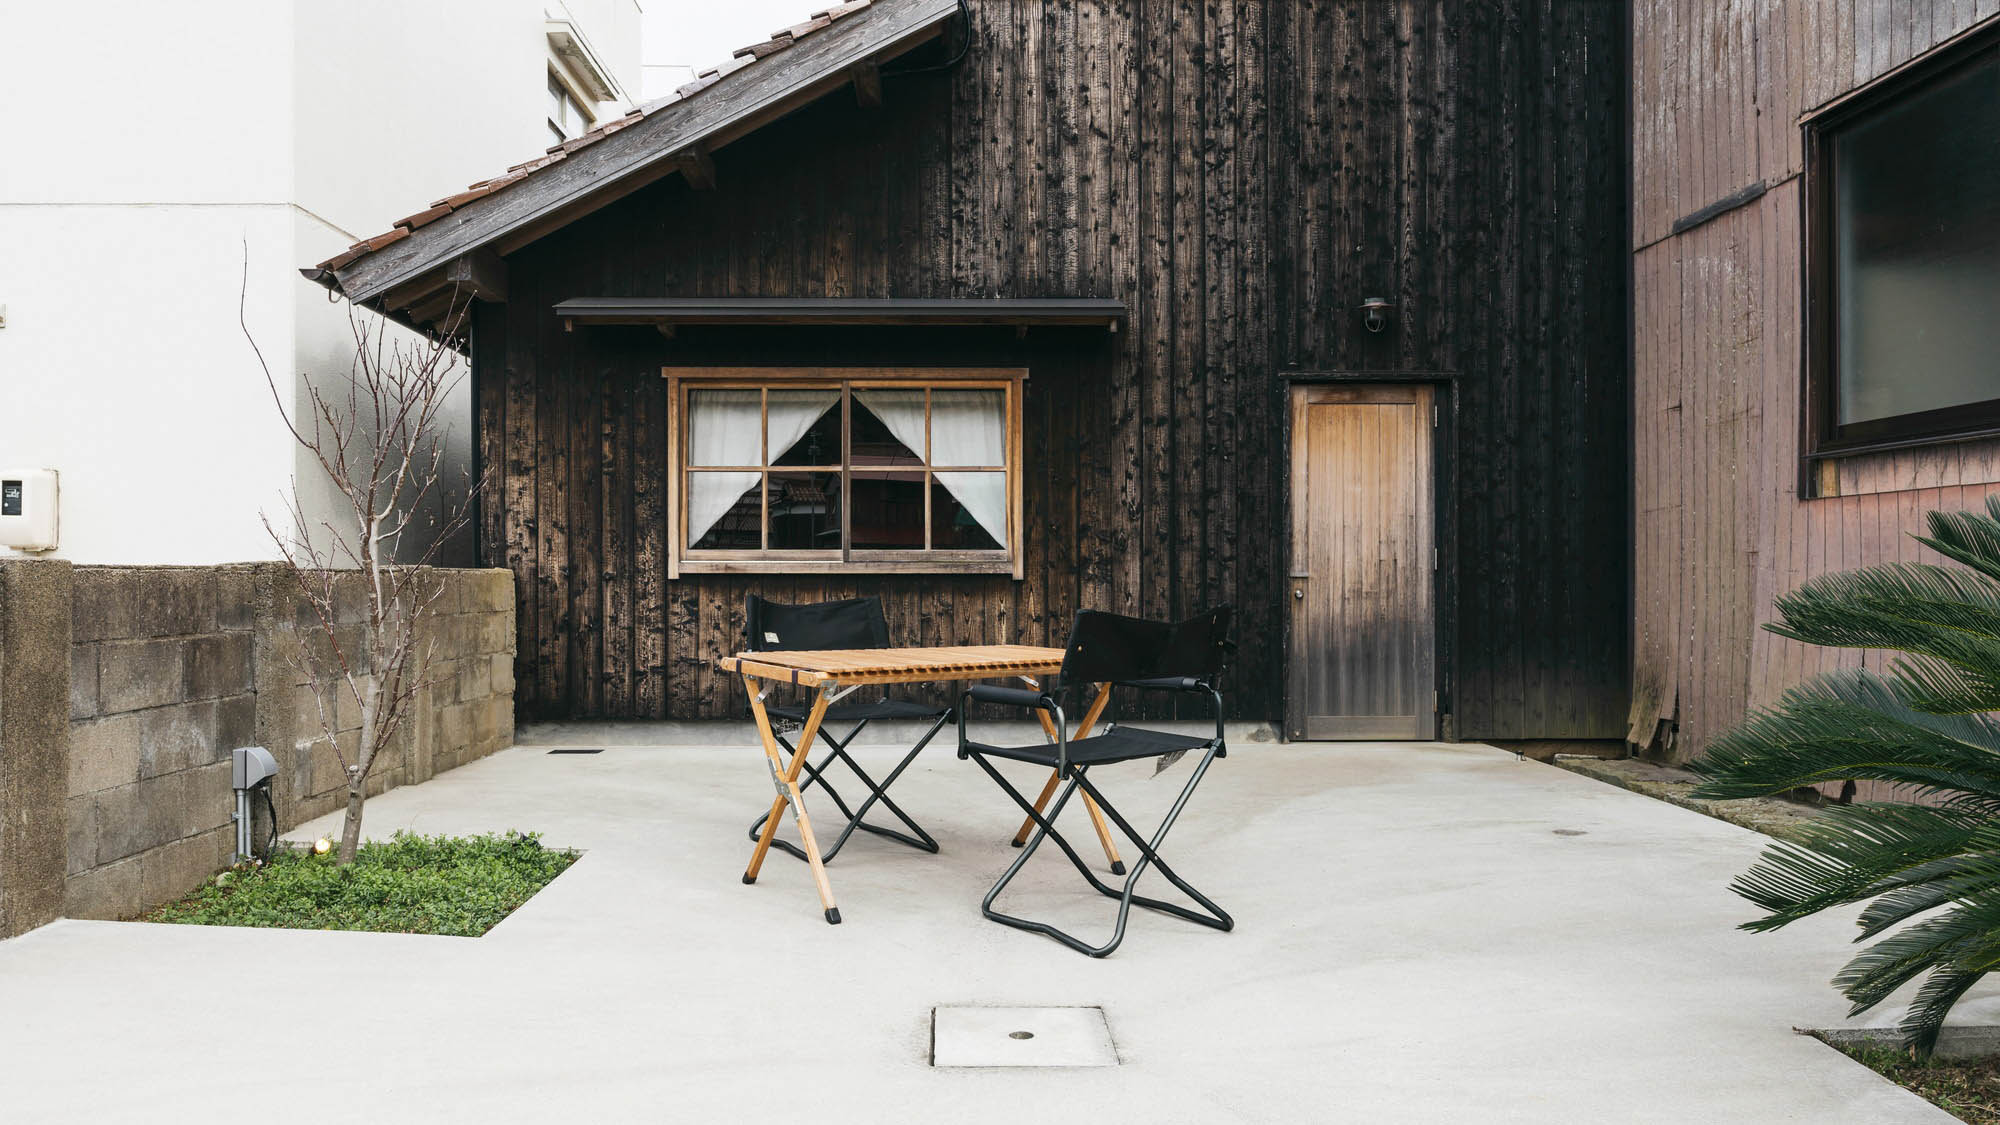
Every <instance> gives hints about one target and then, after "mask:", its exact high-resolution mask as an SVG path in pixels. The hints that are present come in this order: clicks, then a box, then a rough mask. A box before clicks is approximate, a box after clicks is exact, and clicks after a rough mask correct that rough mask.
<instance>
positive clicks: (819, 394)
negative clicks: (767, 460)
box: [767, 387, 840, 465]
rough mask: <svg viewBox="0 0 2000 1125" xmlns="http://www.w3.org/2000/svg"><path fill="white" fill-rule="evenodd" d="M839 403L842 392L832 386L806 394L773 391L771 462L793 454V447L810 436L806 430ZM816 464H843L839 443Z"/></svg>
mask: <svg viewBox="0 0 2000 1125" xmlns="http://www.w3.org/2000/svg"><path fill="white" fill-rule="evenodd" d="M839 404H840V392H839V391H837V390H835V389H833V388H832V387H828V388H826V389H825V390H820V389H818V388H813V389H811V390H803V391H794V390H783V391H772V392H771V400H770V405H769V407H768V408H767V409H768V410H769V414H770V426H771V433H770V439H771V442H770V444H771V460H772V461H773V462H775V461H777V460H778V458H780V457H783V456H784V455H785V454H786V453H789V452H791V448H792V446H794V445H797V444H798V442H799V439H800V438H802V437H804V436H806V431H807V430H810V429H812V428H813V423H814V422H817V421H819V419H820V415H822V414H825V413H826V412H827V411H829V410H832V409H833V408H834V407H835V406H838V405H839ZM814 464H818V465H838V464H840V445H839V443H837V442H836V443H835V444H834V447H833V448H832V449H831V450H826V449H822V450H820V456H819V460H818V461H816V462H814Z"/></svg>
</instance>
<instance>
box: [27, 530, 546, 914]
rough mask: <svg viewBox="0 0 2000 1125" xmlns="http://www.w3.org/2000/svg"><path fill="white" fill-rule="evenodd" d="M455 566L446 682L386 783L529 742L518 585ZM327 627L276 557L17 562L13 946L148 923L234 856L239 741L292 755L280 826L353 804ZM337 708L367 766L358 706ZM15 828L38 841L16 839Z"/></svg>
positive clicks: (376, 780)
mask: <svg viewBox="0 0 2000 1125" xmlns="http://www.w3.org/2000/svg"><path fill="white" fill-rule="evenodd" d="M436 574H437V576H438V579H439V580H440V581H441V582H442V584H443V585H442V590H441V592H440V594H439V596H438V598H437V600H436V601H435V602H434V603H433V608H434V612H435V614H436V615H435V616H434V617H433V618H432V619H431V620H430V621H429V622H428V624H427V626H426V630H425V633H424V634H423V636H421V637H420V638H419V641H420V644H424V645H427V646H428V647H429V649H430V651H431V653H432V659H431V667H430V674H429V681H428V686H427V687H426V688H425V689H424V691H423V693H422V695H421V696H420V697H419V699H418V700H417V705H416V706H415V707H414V708H413V710H412V713H411V716H410V720H409V723H408V725H407V726H406V727H405V728H404V729H403V730H402V731H401V732H400V733H399V736H398V739H397V741H396V742H395V743H394V744H393V745H392V746H391V748H390V749H389V750H388V751H387V752H385V756H384V757H383V758H381V759H379V760H378V761H377V762H376V764H375V767H374V769H373V770H372V771H371V775H370V781H369V792H370V793H371V794H374V793H380V792H382V791H384V790H386V789H392V788H395V787H396V786H399V785H408V784H414V783H416V782H419V781H424V780H427V779H428V778H430V777H432V776H434V775H436V774H437V773H440V772H442V771H444V770H447V769H451V768H453V767H456V766H459V765H463V764H464V763H466V762H469V761H473V760H475V759H477V758H480V757H484V756H485V755H487V754H490V753H492V752H494V751H495V750H499V749H502V748H504V747H506V746H508V745H510V744H511V743H512V742H513V735H514V699H513V687H514V685H513V667H514V664H513V661H514V592H513V576H512V574H511V573H509V572H507V571H500V570H488V571H479V570H442V571H437V572H436ZM353 589H354V593H355V596H350V597H345V598H343V599H342V605H341V609H340V613H339V616H338V618H337V620H336V623H335V625H336V629H337V630H338V631H340V632H342V633H343V634H344V636H343V640H344V641H346V642H349V643H350V644H351V642H352V639H353V637H354V635H355V634H356V633H358V631H359V628H360V625H361V623H362V622H363V621H364V620H365V608H364V603H363V602H362V600H361V598H360V597H359V596H358V595H359V591H360V588H359V587H358V585H357V586H354V587H353ZM318 631H319V623H318V621H317V618H316V617H314V616H313V615H312V614H311V612H310V611H309V610H308V609H307V608H306V606H305V605H304V602H303V599H302V597H301V596H300V593H299V591H298V588H297V585H296V583H295V581H294V579H293V577H292V576H291V574H290V573H289V571H287V570H286V569H285V568H284V567H282V566H279V565H275V564H268V563H260V564H244V565H237V566H216V567H74V568H72V567H71V566H70V564H68V563H65V562H58V561H44V560H8V561H5V562H4V563H0V937H7V936H11V935H12V934H15V933H20V932H23V931H24V930H26V929H30V928H32V927H33V926H36V925H40V924H42V923H43V922H46V921H49V920H51V919H52V918H53V917H56V916H58V914H66V915H68V916H70V917H78V918H129V917H132V916H135V915H137V914H140V913H143V912H145V911H146V910H149V909H151V908H153V907H154V906H158V905H160V904H161V903H164V902H169V901H172V900H173V899H175V898H177V897H179V896H181V895H183V894H185V893H187V892H188V891H189V890H191V889H193V888H194V887H195V886H197V885H199V884H200V883H201V881H202V880H203V879H205V878H207V877H208V876H209V875H211V874H213V873H214V872H216V871H217V870H220V869H221V868H222V867H224V866H226V865H227V864H228V862H229V859H230V856H231V854H232V853H233V851H234V846H235V826H234V824H233V823H232V822H231V820H230V814H231V812H232V810H233V807H234V801H233V794H232V792H231V790H230V786H229V751H230V750H231V749H232V748H234V747H237V746H248V745H261V746H264V747H265V748H267V749H269V750H270V751H271V753H272V754H273V755H274V756H275V757H276V758H277V759H278V763H279V776H278V778H277V781H276V783H275V784H274V785H273V787H272V790H273V791H272V798H273V803H274V805H275V806H276V809H277V814H278V821H279V826H280V828H289V827H291V826H293V825H296V824H298V823H301V822H303V821H306V820H310V819H312V818H313V817H316V816H319V815H322V814H324V813H326V812H330V811H332V810H333V809H336V808H338V807H340V806H341V805H342V804H344V802H345V792H344V780H343V777H342V774H341V769H340V765H339V759H338V756H337V755H335V753H334V752H333V749H332V747H331V746H330V745H328V744H327V743H326V741H325V739H324V737H323V736H322V734H321V729H320V721H319V715H320V709H319V705H318V703H317V702H316V699H315V696H314V693H313V690H312V686H311V683H310V681H309V680H308V679H307V678H306V676H305V675H304V674H303V673H302V672H301V671H300V667H301V665H300V663H299V661H298V660H297V658H296V654H297V648H298V646H299V644H300V643H301V641H302V640H304V641H311V640H312V639H313V638H314V637H315V636H316V635H317V634H318ZM58 652H60V653H61V654H62V656H61V659H57V658H56V656H55V655H54V654H55V653H58ZM331 705H332V707H333V708H334V714H335V715H336V717H337V724H336V725H337V726H338V727H339V728H340V736H341V740H342V744H343V747H344V748H345V749H346V750H347V751H348V752H349V755H350V758H351V756H352V749H353V747H354V745H355V743H356V740H357V737H358V733H359V727H360V714H359V709H358V707H356V706H355V705H354V704H353V702H352V700H351V699H347V700H340V699H338V698H334V700H333V702H332V704H331ZM16 826H25V827H23V828H21V830H20V831H17V832H15V835H20V836H22V839H21V841H19V842H15V841H13V840H12V839H11V837H10V836H9V835H8V834H7V833H8V832H9V831H10V830H12V829H14V828H15V827H16ZM267 828H268V821H267V820H265V819H263V818H261V817H260V821H259V824H258V830H259V832H260V833H261V832H262V831H264V830H266V829H267ZM10 844H11V845H12V846H10ZM51 888H55V889H53V890H51ZM12 903H18V904H21V905H15V906H10V904H12Z"/></svg>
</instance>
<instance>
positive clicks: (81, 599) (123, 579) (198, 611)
mask: <svg viewBox="0 0 2000 1125" xmlns="http://www.w3.org/2000/svg"><path fill="white" fill-rule="evenodd" d="M215 610H216V603H215V581H214V571H213V568H210V567H141V568H133V567H82V568H79V570H78V588H77V597H76V602H75V605H74V607H73V609H72V612H71V622H72V626H71V627H72V629H73V630H74V632H75V634H76V636H77V638H78V639H79V640H85V641H97V640H116V639H122V638H133V637H137V638H147V637H173V636H183V635H186V634H189V633H210V632H214V631H215V630H216V627H217V621H216V611H215Z"/></svg>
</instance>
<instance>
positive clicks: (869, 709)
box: [764, 699, 951, 723]
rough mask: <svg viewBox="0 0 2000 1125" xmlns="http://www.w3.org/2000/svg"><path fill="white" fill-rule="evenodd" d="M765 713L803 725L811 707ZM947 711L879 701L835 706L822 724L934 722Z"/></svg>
mask: <svg viewBox="0 0 2000 1125" xmlns="http://www.w3.org/2000/svg"><path fill="white" fill-rule="evenodd" d="M764 710H765V711H767V712H769V713H770V714H771V716H772V717H773V718H779V719H791V720H793V721H794V722H801V723H802V722H804V721H805V718H806V715H807V714H809V713H810V712H811V711H812V708H811V707H810V706H807V705H806V704H767V705H765V707H764ZM950 710H951V708H949V707H934V706H932V705H930V704H928V703H917V702H915V701H913V700H907V699H878V700H874V701H873V702H869V701H859V702H855V703H835V704H833V705H832V706H830V707H828V708H827V709H826V720H824V721H831V722H836V723H858V722H862V721H864V720H873V719H935V718H937V717H938V716H939V715H943V714H945V713H947V712H949V711H950Z"/></svg>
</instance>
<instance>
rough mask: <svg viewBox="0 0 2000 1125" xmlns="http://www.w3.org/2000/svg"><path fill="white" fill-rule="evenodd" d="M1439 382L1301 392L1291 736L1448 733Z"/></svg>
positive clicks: (1295, 402)
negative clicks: (1443, 729) (1441, 670)
mask: <svg viewBox="0 0 2000 1125" xmlns="http://www.w3.org/2000/svg"><path fill="white" fill-rule="evenodd" d="M1434 402H1435V400H1434V398H1433V389H1432V388H1431V387H1429V386H1419V385H1383V386H1328V385H1315V386H1298V387H1294V388H1292V403H1291V407H1292V410H1291V426H1292V478H1291V479H1292V495H1291V499H1292V528H1291V533H1292V547H1291V581H1290V591H1289V594H1288V599H1289V604H1290V606H1291V630H1290V636H1291V651H1290V653H1289V654H1288V656H1289V661H1288V668H1289V684H1288V687H1289V690H1288V692H1287V693H1286V696H1287V702H1286V711H1287V716H1286V718H1287V724H1288V728H1289V730H1290V732H1291V736H1292V737H1293V738H1303V739H1427V738H1435V737H1436V736H1437V649H1436V608H1435V607H1436V597H1435V588H1436V581H1435V576H1436V565H1437V556H1436V553H1435V551H1434V544H1435V539H1434V527H1435V520H1434V518H1433V513H1432V497H1433V495H1434V491H1433V487H1432V479H1431V474H1432V464H1433V460H1432V446H1433V441H1432V435H1433V433H1434V432H1435V429H1434V428H1435V426H1436V415H1435V414H1434V413H1433V407H1434Z"/></svg>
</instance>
